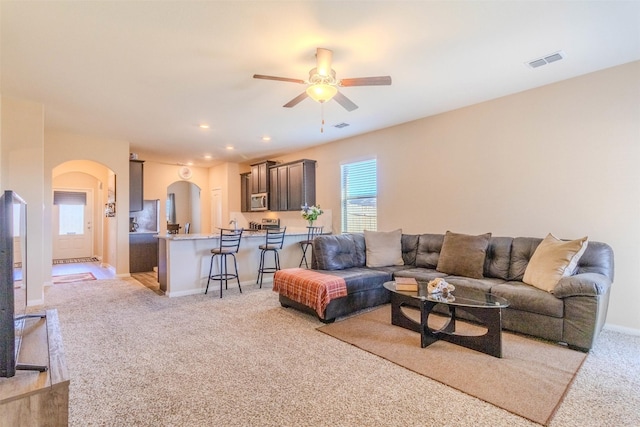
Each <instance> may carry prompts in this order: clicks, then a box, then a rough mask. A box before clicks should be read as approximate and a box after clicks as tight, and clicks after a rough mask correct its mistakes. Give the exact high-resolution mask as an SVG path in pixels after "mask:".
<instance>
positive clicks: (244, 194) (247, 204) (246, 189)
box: [240, 172, 251, 212]
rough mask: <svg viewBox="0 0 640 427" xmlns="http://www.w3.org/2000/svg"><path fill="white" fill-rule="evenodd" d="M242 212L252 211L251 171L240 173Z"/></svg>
mask: <svg viewBox="0 0 640 427" xmlns="http://www.w3.org/2000/svg"><path fill="white" fill-rule="evenodd" d="M240 197H241V198H240V212H250V211H251V173H250V172H246V173H241V174H240Z"/></svg>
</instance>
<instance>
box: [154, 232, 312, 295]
mask: <svg viewBox="0 0 640 427" xmlns="http://www.w3.org/2000/svg"><path fill="white" fill-rule="evenodd" d="M265 235H266V231H263V230H244V231H243V233H242V240H241V242H240V248H239V250H238V253H237V254H236V258H237V261H238V273H239V275H240V284H241V285H242V287H243V288H244V287H245V286H250V285H254V286H257V285H256V279H257V277H258V266H259V265H260V249H259V248H258V247H259V246H260V245H262V244H264V242H265ZM219 236H220V235H219V233H210V234H166V235H165V234H158V235H156V236H154V237H157V238H158V254H159V258H158V282H159V283H160V289H161V290H162V291H163V292H164V294H165V295H166V296H169V297H177V296H183V295H192V294H198V293H204V291H205V288H206V287H207V279H208V275H209V267H210V265H211V249H213V248H215V247H217V246H218V245H219ZM306 238H307V232H306V230H305V229H300V230H295V229H293V230H291V232H289V229H287V233H286V235H285V238H284V245H283V246H282V249H281V250H280V251H279V254H280V268H292V267H298V264H299V263H300V259H301V257H302V250H301V249H300V245H299V244H298V242H300V241H302V240H306ZM231 262H232V261H231V260H229V263H230V264H229V265H230V266H231ZM265 262H266V263H267V265H272V263H273V256H272V254H267V255H266V257H265ZM231 268H233V267H231ZM213 269H214V273H215V272H217V266H216V265H215V264H214V266H213ZM272 277H273V275H272V274H266V275H265V278H264V281H263V284H270V283H271V281H272ZM219 283H220V282H217V281H213V280H212V281H211V283H210V285H209V292H211V291H214V295H215V291H216V290H219V289H220V288H219V287H218V286H219ZM232 286H236V281H235V280H233V281H231V283H229V289H231V287H232Z"/></svg>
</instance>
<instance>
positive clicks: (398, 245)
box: [364, 229, 404, 267]
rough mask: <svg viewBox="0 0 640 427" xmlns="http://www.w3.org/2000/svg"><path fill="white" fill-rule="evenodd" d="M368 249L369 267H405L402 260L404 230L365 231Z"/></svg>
mask: <svg viewBox="0 0 640 427" xmlns="http://www.w3.org/2000/svg"><path fill="white" fill-rule="evenodd" d="M364 240H365V243H366V247H367V267H386V266H389V265H404V260H403V259H402V230H401V229H397V230H394V231H369V230H365V231H364Z"/></svg>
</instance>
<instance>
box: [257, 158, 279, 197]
mask: <svg viewBox="0 0 640 427" xmlns="http://www.w3.org/2000/svg"><path fill="white" fill-rule="evenodd" d="M275 164H276V162H273V161H270V160H267V161H264V162H261V163H256V164H254V165H251V194H258V193H268V192H269V168H270V167H271V166H273V165H275Z"/></svg>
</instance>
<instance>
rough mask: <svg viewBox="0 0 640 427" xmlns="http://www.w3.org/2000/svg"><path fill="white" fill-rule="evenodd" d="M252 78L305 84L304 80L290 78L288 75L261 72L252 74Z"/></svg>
mask: <svg viewBox="0 0 640 427" xmlns="http://www.w3.org/2000/svg"><path fill="white" fill-rule="evenodd" d="M253 78H254V79H264V80H276V81H279V82H290V83H301V84H305V81H304V80H300V79H290V78H288V77H275V76H264V75H262V74H254V75H253Z"/></svg>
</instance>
